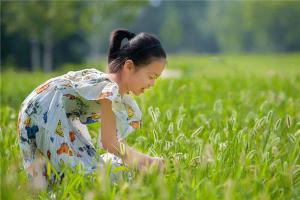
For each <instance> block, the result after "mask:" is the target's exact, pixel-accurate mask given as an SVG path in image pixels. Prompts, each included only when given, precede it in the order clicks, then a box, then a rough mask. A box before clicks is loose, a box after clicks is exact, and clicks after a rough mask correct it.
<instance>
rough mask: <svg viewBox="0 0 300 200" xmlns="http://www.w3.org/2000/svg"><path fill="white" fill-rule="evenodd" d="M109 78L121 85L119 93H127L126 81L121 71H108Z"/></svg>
mask: <svg viewBox="0 0 300 200" xmlns="http://www.w3.org/2000/svg"><path fill="white" fill-rule="evenodd" d="M107 75H108V78H109V79H110V80H112V81H114V82H115V83H117V84H118V86H119V93H120V95H121V96H123V95H124V94H125V93H127V92H128V91H127V89H126V87H124V85H125V84H124V83H123V82H122V78H121V74H120V73H107Z"/></svg>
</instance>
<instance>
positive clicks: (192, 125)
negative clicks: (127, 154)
mask: <svg viewBox="0 0 300 200" xmlns="http://www.w3.org/2000/svg"><path fill="white" fill-rule="evenodd" d="M168 68H169V69H179V70H182V74H183V76H182V77H181V78H177V79H159V80H158V82H157V84H156V85H155V87H154V88H153V90H150V91H147V92H146V93H145V94H144V95H142V96H140V97H138V98H137V101H138V103H139V106H140V108H141V110H142V112H143V126H142V129H140V130H138V131H136V132H134V133H132V135H130V136H129V138H128V143H129V144H131V145H132V146H134V147H135V148H137V149H139V150H140V151H142V152H145V153H148V154H150V155H153V156H156V155H157V156H163V157H164V158H166V161H167V164H168V165H167V169H166V172H165V174H157V173H156V172H154V171H153V172H150V173H149V174H147V175H142V174H138V173H136V172H134V178H133V180H132V181H126V180H120V181H119V182H117V184H110V182H109V179H108V176H107V174H105V173H104V174H103V173H102V172H99V171H98V172H97V173H95V174H92V175H90V176H88V177H83V176H82V175H80V173H76V174H71V173H70V174H68V175H67V178H66V179H64V181H63V182H62V184H61V185H58V186H56V187H54V189H53V190H52V191H49V192H47V191H44V192H33V191H32V190H31V189H30V187H29V184H28V180H27V178H26V176H25V173H24V171H23V170H22V161H21V155H20V150H19V146H18V143H17V137H16V135H17V134H16V127H15V124H16V116H17V112H18V107H19V105H20V103H21V102H22V100H23V99H24V98H25V97H26V95H27V94H28V93H29V92H30V91H31V90H32V89H33V88H35V87H36V86H37V85H39V84H40V83H41V82H42V81H45V80H47V79H48V78H50V77H52V76H55V75H57V74H60V73H61V72H56V73H54V74H48V75H44V74H42V73H36V74H30V73H26V72H19V73H16V72H4V73H3V74H2V75H1V101H2V103H1V134H0V142H1V143H0V145H1V148H0V152H1V199H31V198H37V199H47V198H50V195H51V194H52V195H53V194H55V195H56V197H57V198H58V199H64V198H66V197H69V198H70V199H142V198H143V199H297V198H299V196H300V189H299V188H300V55H299V54H276V55H272V54H270V55H202V56H197V55H183V56H170V57H169V63H168ZM97 127H99V125H95V126H90V127H89V128H90V130H91V134H92V136H93V137H94V138H95V140H96V137H97Z"/></svg>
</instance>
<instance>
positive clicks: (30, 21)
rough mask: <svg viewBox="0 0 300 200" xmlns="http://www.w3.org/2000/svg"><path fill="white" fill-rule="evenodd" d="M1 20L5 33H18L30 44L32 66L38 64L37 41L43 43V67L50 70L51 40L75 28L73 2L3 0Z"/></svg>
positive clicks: (38, 45) (57, 38)
mask: <svg viewBox="0 0 300 200" xmlns="http://www.w3.org/2000/svg"><path fill="white" fill-rule="evenodd" d="M5 4H6V5H5V10H4V11H5V13H4V19H3V20H4V23H5V25H6V30H7V31H8V32H22V33H23V34H24V37H26V38H28V39H29V40H30V43H31V64H32V69H33V70H37V69H39V67H40V66H41V64H40V63H41V62H40V52H41V50H40V43H42V44H43V47H44V48H43V51H42V52H43V69H44V71H46V72H48V71H52V69H53V64H52V59H53V58H52V49H53V45H54V43H55V41H57V40H59V39H60V38H62V37H65V36H66V35H68V34H70V33H72V32H73V31H74V30H75V29H76V20H75V17H76V15H75V14H76V13H75V9H74V8H75V5H76V2H68V1H65V2H57V1H45V2H38V1H28V2H19V1H12V2H5Z"/></svg>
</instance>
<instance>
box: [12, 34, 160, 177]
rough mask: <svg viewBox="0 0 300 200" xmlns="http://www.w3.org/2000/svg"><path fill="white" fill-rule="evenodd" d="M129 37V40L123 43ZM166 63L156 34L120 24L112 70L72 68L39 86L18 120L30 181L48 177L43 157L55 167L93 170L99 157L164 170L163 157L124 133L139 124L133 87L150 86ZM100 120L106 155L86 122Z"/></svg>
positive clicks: (110, 62) (139, 90)
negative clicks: (133, 142)
mask: <svg viewBox="0 0 300 200" xmlns="http://www.w3.org/2000/svg"><path fill="white" fill-rule="evenodd" d="M125 38H127V39H128V42H127V43H126V44H124V45H123V46H121V44H122V41H123V39H125ZM165 65H166V53H165V51H164V49H163V47H162V46H161V43H160V42H159V40H158V39H157V38H156V37H155V36H154V35H151V34H148V33H139V34H137V35H136V34H135V33H132V32H130V31H128V30H123V29H118V30H115V31H113V32H112V33H111V38H110V45H109V52H108V73H104V72H101V71H98V70H97V69H84V70H81V71H70V72H68V73H67V74H65V75H62V76H58V77H55V78H52V79H50V80H48V81H46V82H45V83H43V84H42V85H40V86H39V87H37V88H36V89H35V90H34V91H33V92H32V93H31V94H30V95H29V96H28V97H27V98H26V99H25V100H24V102H23V103H22V105H21V109H20V113H19V120H18V132H19V144H20V147H21V150H22V154H23V159H24V168H25V170H26V171H27V173H28V175H29V177H31V180H32V179H34V178H35V177H41V176H46V172H45V170H44V167H42V166H41V164H39V163H42V162H41V161H39V160H41V158H46V159H48V161H49V162H50V163H51V165H52V166H53V167H54V168H55V170H56V171H57V172H60V171H61V170H62V167H63V166H64V165H65V164H68V165H69V166H71V167H72V168H75V166H76V165H78V164H81V165H82V166H83V168H84V171H85V173H90V172H93V171H94V170H95V169H96V168H97V165H98V163H97V162H98V161H99V158H100V160H102V161H107V160H108V159H109V160H111V162H112V165H119V164H120V160H123V161H124V162H125V163H124V164H125V165H126V166H128V167H130V168H135V169H138V170H144V169H147V168H148V167H149V166H150V165H153V164H155V165H157V166H158V167H159V169H164V168H165V165H164V161H163V159H162V158H159V157H150V156H148V155H145V154H143V153H140V152H138V151H136V150H134V149H133V148H131V147H129V146H128V145H127V144H126V142H125V138H126V137H127V136H128V135H129V134H130V133H131V132H132V131H134V130H135V129H137V128H140V126H141V117H142V113H141V111H140V109H139V107H138V105H137V103H136V101H135V100H134V99H133V98H132V97H131V96H130V95H129V92H132V93H133V94H134V95H139V94H141V93H143V92H144V91H145V90H146V89H149V88H150V87H152V86H153V85H154V83H155V80H156V79H157V78H158V77H159V76H160V74H161V73H162V71H163V70H164V68H165ZM97 121H99V122H100V123H101V128H100V133H101V136H100V137H99V138H100V141H99V144H100V145H101V146H102V148H103V149H105V150H107V151H108V154H105V155H97V153H96V150H95V147H94V145H93V144H92V140H91V137H90V134H89V132H88V129H87V127H86V124H89V123H94V122H97ZM39 155H40V156H39ZM48 179H49V177H48Z"/></svg>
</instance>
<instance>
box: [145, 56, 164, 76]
mask: <svg viewBox="0 0 300 200" xmlns="http://www.w3.org/2000/svg"><path fill="white" fill-rule="evenodd" d="M165 65H166V60H165V59H157V60H154V61H152V62H151V63H150V64H149V65H148V66H147V67H146V68H147V69H148V71H149V72H150V73H156V74H157V75H160V73H161V72H162V71H163V70H164V68H165Z"/></svg>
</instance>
